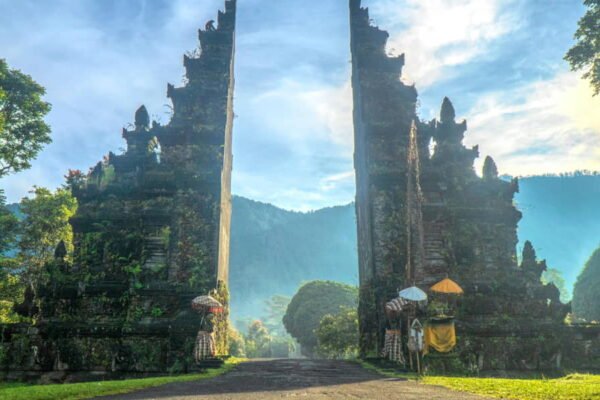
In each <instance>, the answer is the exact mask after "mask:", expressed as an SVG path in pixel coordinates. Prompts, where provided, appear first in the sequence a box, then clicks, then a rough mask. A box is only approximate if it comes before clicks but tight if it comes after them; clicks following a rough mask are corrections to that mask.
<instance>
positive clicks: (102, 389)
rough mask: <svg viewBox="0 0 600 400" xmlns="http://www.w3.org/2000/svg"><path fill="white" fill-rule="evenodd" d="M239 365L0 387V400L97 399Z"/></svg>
mask: <svg viewBox="0 0 600 400" xmlns="http://www.w3.org/2000/svg"><path fill="white" fill-rule="evenodd" d="M240 361H241V360H240V359H234V358H231V359H228V360H227V361H226V362H225V364H224V365H223V366H222V367H221V368H218V369H209V370H207V371H206V372H204V373H201V374H190V375H178V376H163V377H158V378H145V379H128V380H122V381H99V382H86V383H67V384H62V385H61V384H56V385H24V384H12V383H0V400H56V399H61V400H78V399H89V398H91V397H95V396H101V395H109V394H121V393H128V392H132V391H134V390H139V389H144V388H148V387H153V386H159V385H164V384H165V383H171V382H188V381H194V380H198V379H207V378H212V377H215V376H217V375H221V374H223V373H225V372H227V371H229V370H231V369H232V368H233V367H235V366H236V365H237V364H239V362H240Z"/></svg>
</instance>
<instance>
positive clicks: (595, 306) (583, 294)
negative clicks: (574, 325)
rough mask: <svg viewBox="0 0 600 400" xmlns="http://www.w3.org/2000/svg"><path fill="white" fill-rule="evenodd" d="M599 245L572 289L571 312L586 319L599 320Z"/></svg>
mask: <svg viewBox="0 0 600 400" xmlns="http://www.w3.org/2000/svg"><path fill="white" fill-rule="evenodd" d="M599 288H600V247H598V248H597V249H596V251H594V253H593V254H592V256H591V257H590V258H589V260H588V261H587V263H586V264H585V267H583V270H582V271H581V273H580V274H579V276H578V277H577V282H576V283H575V289H574V291H573V313H574V314H575V316H576V317H577V318H582V319H585V320H587V321H600V289H599Z"/></svg>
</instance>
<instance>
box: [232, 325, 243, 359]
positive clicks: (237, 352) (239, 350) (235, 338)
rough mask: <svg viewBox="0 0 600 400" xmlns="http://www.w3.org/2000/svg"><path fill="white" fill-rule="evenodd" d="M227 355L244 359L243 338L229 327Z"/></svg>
mask: <svg viewBox="0 0 600 400" xmlns="http://www.w3.org/2000/svg"><path fill="white" fill-rule="evenodd" d="M228 342H229V354H231V355H232V356H234V357H246V344H245V342H244V337H243V336H242V334H241V333H239V332H238V330H237V329H235V328H234V327H232V326H231V325H230V326H229V332H228Z"/></svg>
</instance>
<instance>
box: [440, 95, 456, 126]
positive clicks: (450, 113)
mask: <svg viewBox="0 0 600 400" xmlns="http://www.w3.org/2000/svg"><path fill="white" fill-rule="evenodd" d="M455 118H456V112H455V111H454V106H453V105H452V102H451V101H450V99H449V98H447V97H444V100H443V101H442V109H441V110H440V121H441V122H442V123H444V122H452V121H454V119H455Z"/></svg>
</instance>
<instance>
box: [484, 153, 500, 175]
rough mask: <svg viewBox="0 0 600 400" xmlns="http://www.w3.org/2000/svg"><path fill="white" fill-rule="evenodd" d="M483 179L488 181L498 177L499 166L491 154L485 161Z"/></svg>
mask: <svg viewBox="0 0 600 400" xmlns="http://www.w3.org/2000/svg"><path fill="white" fill-rule="evenodd" d="M483 179H484V180H486V181H489V180H493V179H498V167H497V166H496V163H495V162H494V159H493V158H492V157H490V156H487V157H486V158H485V161H484V162H483Z"/></svg>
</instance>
